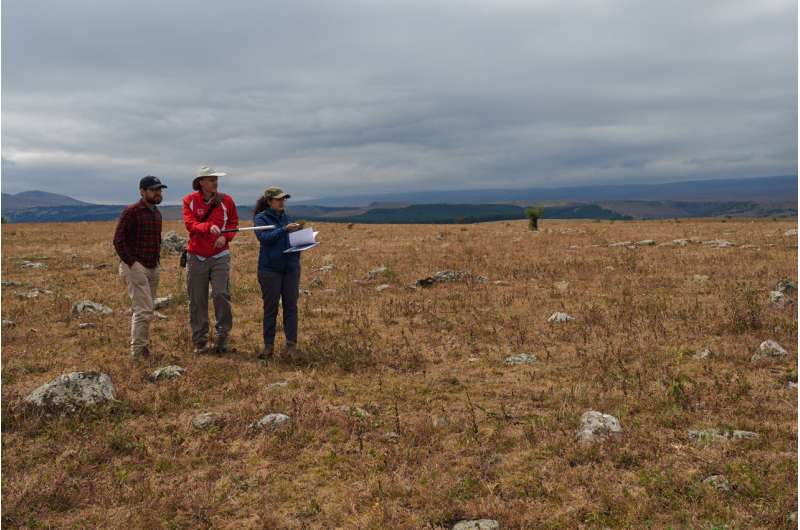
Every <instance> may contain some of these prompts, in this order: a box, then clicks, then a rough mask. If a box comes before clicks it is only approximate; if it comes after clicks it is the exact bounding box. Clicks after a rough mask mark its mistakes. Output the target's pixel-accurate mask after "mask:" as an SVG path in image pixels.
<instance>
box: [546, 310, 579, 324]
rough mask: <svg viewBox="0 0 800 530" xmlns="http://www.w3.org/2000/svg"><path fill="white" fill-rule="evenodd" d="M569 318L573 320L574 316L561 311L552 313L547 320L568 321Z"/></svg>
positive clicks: (557, 322) (554, 321) (558, 322)
mask: <svg viewBox="0 0 800 530" xmlns="http://www.w3.org/2000/svg"><path fill="white" fill-rule="evenodd" d="M571 320H575V318H574V317H572V316H570V315H568V314H566V313H561V312H556V313H553V314H552V315H550V318H548V319H547V321H548V322H553V323H556V324H560V323H563V322H569V321H571Z"/></svg>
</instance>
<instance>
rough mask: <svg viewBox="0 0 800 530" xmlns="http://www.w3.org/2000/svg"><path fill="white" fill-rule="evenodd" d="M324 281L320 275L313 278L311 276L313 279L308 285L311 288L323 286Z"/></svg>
mask: <svg viewBox="0 0 800 530" xmlns="http://www.w3.org/2000/svg"><path fill="white" fill-rule="evenodd" d="M322 283H323V282H322V278H320V277H319V276H314V277H313V278H311V281H310V282H308V286H309V287H311V288H314V287H322Z"/></svg>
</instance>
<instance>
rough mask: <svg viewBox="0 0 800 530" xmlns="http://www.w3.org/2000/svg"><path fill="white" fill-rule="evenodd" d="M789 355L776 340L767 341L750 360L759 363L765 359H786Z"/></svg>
mask: <svg viewBox="0 0 800 530" xmlns="http://www.w3.org/2000/svg"><path fill="white" fill-rule="evenodd" d="M787 355H789V353H788V352H787V351H786V350H784V349H783V347H782V346H781V345H780V344H778V343H777V342H775V341H774V340H765V341H764V342H762V343H761V344H760V345H759V347H758V352H757V353H755V354H753V356H752V357H751V358H750V360H751V361H752V362H758V361H760V360H761V359H764V358H770V357H772V358H777V357H786V356H787Z"/></svg>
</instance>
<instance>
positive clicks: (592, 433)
mask: <svg viewBox="0 0 800 530" xmlns="http://www.w3.org/2000/svg"><path fill="white" fill-rule="evenodd" d="M621 434H622V426H621V425H620V424H619V420H618V419H617V418H615V417H614V416H611V415H610V414H603V413H602V412H598V411H596V410H590V411H587V412H584V413H583V415H582V416H581V421H580V427H579V428H578V432H577V434H576V435H575V437H576V438H577V440H578V442H580V443H582V444H589V443H593V442H597V441H599V440H603V439H606V438H609V437H611V436H619V435H621Z"/></svg>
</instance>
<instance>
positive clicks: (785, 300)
mask: <svg viewBox="0 0 800 530" xmlns="http://www.w3.org/2000/svg"><path fill="white" fill-rule="evenodd" d="M769 303H770V304H772V305H773V306H775V307H785V306H787V305H791V303H792V300H791V299H790V298H789V297H788V296H786V295H785V294H783V293H782V292H780V291H770V293H769Z"/></svg>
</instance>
